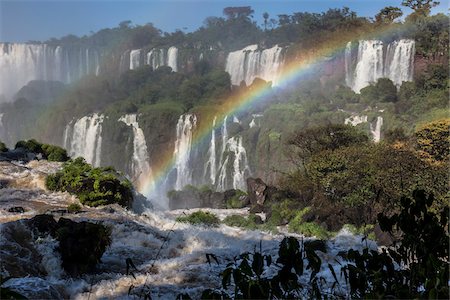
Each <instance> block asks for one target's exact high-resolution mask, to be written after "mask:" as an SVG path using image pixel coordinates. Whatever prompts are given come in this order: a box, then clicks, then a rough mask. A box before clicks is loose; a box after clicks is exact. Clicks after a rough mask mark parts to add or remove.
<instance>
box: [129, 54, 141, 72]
mask: <svg viewBox="0 0 450 300" xmlns="http://www.w3.org/2000/svg"><path fill="white" fill-rule="evenodd" d="M140 60H141V49H136V50H131V51H130V70H134V69H137V68H139V65H140Z"/></svg>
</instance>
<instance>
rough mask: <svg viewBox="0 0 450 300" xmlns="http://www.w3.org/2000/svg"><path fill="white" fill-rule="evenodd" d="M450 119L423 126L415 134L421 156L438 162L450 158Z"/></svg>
mask: <svg viewBox="0 0 450 300" xmlns="http://www.w3.org/2000/svg"><path fill="white" fill-rule="evenodd" d="M449 131H450V119H444V120H439V121H435V122H431V123H427V124H425V125H422V126H421V127H419V128H418V129H417V131H416V132H415V136H416V142H417V148H418V150H419V153H420V154H421V156H423V157H425V158H431V159H433V160H436V161H446V160H448V158H449V157H450V134H449Z"/></svg>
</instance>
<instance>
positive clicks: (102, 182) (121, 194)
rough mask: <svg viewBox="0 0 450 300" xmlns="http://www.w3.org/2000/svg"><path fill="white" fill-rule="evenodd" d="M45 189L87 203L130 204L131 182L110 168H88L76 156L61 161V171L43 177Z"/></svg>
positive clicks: (131, 199)
mask: <svg viewBox="0 0 450 300" xmlns="http://www.w3.org/2000/svg"><path fill="white" fill-rule="evenodd" d="M46 186H47V188H48V189H49V190H53V191H62V192H69V193H71V194H74V195H76V196H77V197H78V199H79V200H80V202H81V203H82V204H85V205H89V206H98V205H106V204H112V203H117V204H119V205H122V206H127V207H128V206H130V205H131V203H132V201H133V194H132V186H131V183H130V182H129V181H128V180H127V179H125V178H121V177H120V175H119V174H118V173H117V172H115V171H113V169H111V168H92V167H91V166H90V165H89V164H87V163H86V162H85V161H84V159H83V158H81V157H79V158H77V159H75V160H73V161H70V162H67V163H65V164H64V166H63V169H62V171H59V172H57V173H55V174H53V175H49V176H48V177H47V179H46Z"/></svg>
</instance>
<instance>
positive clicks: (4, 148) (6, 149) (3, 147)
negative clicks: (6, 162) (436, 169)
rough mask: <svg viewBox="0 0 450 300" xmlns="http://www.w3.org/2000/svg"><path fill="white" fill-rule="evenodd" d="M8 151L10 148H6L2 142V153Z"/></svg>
mask: <svg viewBox="0 0 450 300" xmlns="http://www.w3.org/2000/svg"><path fill="white" fill-rule="evenodd" d="M6 151H8V148H7V147H6V145H5V143H3V142H2V141H0V152H6Z"/></svg>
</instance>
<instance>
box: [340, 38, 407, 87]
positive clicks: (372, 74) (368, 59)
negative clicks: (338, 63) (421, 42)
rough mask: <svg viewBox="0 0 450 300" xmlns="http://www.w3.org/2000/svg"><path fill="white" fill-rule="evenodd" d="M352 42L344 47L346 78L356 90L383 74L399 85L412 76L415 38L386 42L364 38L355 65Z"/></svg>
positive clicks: (381, 76) (349, 84)
mask: <svg viewBox="0 0 450 300" xmlns="http://www.w3.org/2000/svg"><path fill="white" fill-rule="evenodd" d="M351 45H352V44H351V42H349V43H347V47H346V49H345V72H346V76H345V81H346V84H347V85H348V86H349V87H350V88H351V89H352V90H353V91H355V92H356V93H359V92H360V91H361V89H362V88H364V87H366V86H368V85H369V84H370V83H373V82H376V81H377V80H378V79H380V78H383V77H384V78H389V79H390V80H392V82H394V84H395V85H397V86H400V85H401V84H402V82H403V81H412V80H413V68H414V54H415V41H413V40H407V39H402V40H399V41H394V42H392V43H390V44H388V45H387V46H386V45H384V44H383V42H382V41H379V40H361V41H359V44H358V54H357V58H356V59H357V60H356V67H355V68H353V67H352V65H353V56H352V46H351Z"/></svg>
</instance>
